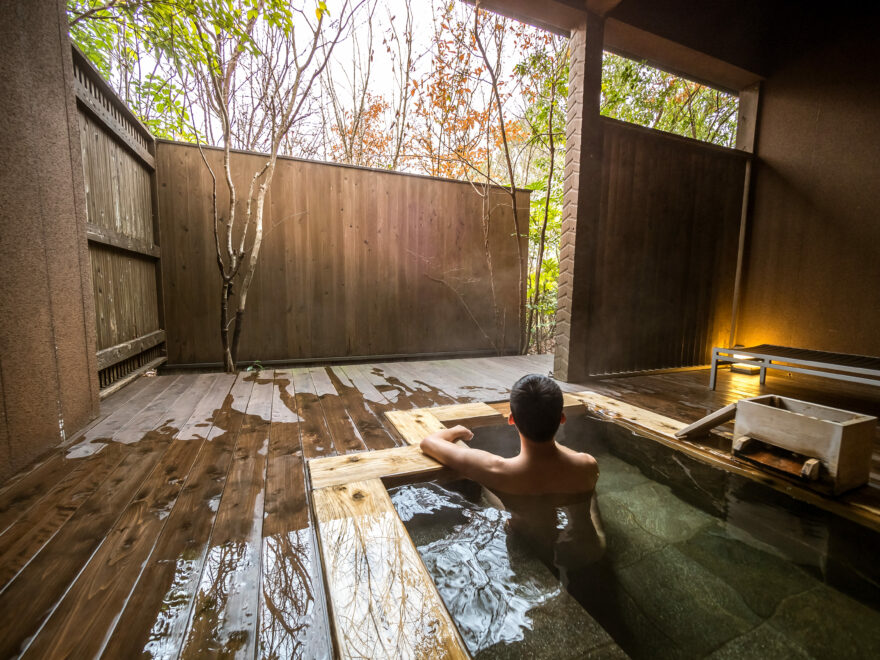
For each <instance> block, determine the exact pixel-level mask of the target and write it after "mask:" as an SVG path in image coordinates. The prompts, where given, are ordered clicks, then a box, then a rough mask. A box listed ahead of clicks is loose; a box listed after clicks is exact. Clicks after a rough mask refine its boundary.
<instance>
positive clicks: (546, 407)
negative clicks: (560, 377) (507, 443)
mask: <svg viewBox="0 0 880 660" xmlns="http://www.w3.org/2000/svg"><path fill="white" fill-rule="evenodd" d="M510 412H511V413H512V414H513V423H514V424H516V428H517V429H518V430H519V432H520V433H522V434H523V435H524V436H525V437H526V438H528V439H529V440H531V441H533V442H547V441H548V440H552V439H553V436H554V435H556V431H557V430H559V423H560V421H561V419H562V390H560V389H559V385H557V384H556V383H555V382H554V381H553V380H551V379H550V378H547V376H541V375H539V374H529V375H528V376H523V377H522V378H520V379H519V380H518V381H516V383H514V385H513V389H512V390H510Z"/></svg>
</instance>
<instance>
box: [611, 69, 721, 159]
mask: <svg viewBox="0 0 880 660" xmlns="http://www.w3.org/2000/svg"><path fill="white" fill-rule="evenodd" d="M738 106H739V101H738V99H737V98H736V96H733V95H731V94H727V93H725V92H721V91H719V90H715V89H712V88H711V87H706V86H705V85H700V84H699V83H696V82H693V81H691V80H687V79H685V78H679V77H677V76H674V75H672V74H671V73H667V72H665V71H661V70H659V69H655V68H653V67H650V66H648V65H647V64H645V63H643V62H636V61H634V60H630V59H626V58H624V57H620V56H618V55H614V54H612V53H605V54H604V56H603V58H602V105H601V112H602V114H603V115H605V116H606V117H613V118H615V119H620V120H622V121H628V122H631V123H634V124H639V125H640V126H647V127H649V128H655V129H657V130H661V131H667V132H670V133H676V134H677V135H684V136H686V137H689V138H694V139H697V140H703V141H705V142H712V143H714V144H720V145H722V146H727V147H733V146H734V145H735V143H736V120H737V110H738Z"/></svg>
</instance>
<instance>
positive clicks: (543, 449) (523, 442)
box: [519, 433, 559, 460]
mask: <svg viewBox="0 0 880 660" xmlns="http://www.w3.org/2000/svg"><path fill="white" fill-rule="evenodd" d="M519 452H520V455H521V456H523V457H524V458H525V459H526V460H532V459H546V458H551V457H553V456H556V455H557V454H558V453H559V445H557V444H556V440H555V439H554V440H548V441H546V442H533V441H532V440H529V439H528V438H526V437H523V435H522V433H520V435H519Z"/></svg>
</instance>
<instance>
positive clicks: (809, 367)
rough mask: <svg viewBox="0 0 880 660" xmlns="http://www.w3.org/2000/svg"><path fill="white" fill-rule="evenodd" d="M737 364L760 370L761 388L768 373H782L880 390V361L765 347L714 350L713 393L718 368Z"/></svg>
mask: <svg viewBox="0 0 880 660" xmlns="http://www.w3.org/2000/svg"><path fill="white" fill-rule="evenodd" d="M734 356H736V357H734ZM735 362H745V363H747V364H754V365H756V366H758V367H760V370H761V372H760V373H761V376H760V378H761V385H763V384H764V382H765V381H766V380H767V369H781V370H782V371H791V372H794V373H799V374H812V375H814V376H824V377H825V378H835V379H837V380H845V381H849V382H851V383H862V384H866V385H877V386H880V358H876V357H868V356H865V355H849V354H847V353H826V352H825V351H810V350H807V349H803V348H789V347H787V346H773V345H772V344H761V345H760V346H750V347H748V348H718V347H716V348H713V349H712V371H711V374H710V376H709V389H710V390H714V389H715V377H716V375H717V372H718V365H719V364H732V363H735Z"/></svg>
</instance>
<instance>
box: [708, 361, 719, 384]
mask: <svg viewBox="0 0 880 660" xmlns="http://www.w3.org/2000/svg"><path fill="white" fill-rule="evenodd" d="M717 375H718V356H717V355H715V354H714V353H713V354H712V370H711V371H710V372H709V389H710V390H714V389H715V377H716V376H717Z"/></svg>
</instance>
